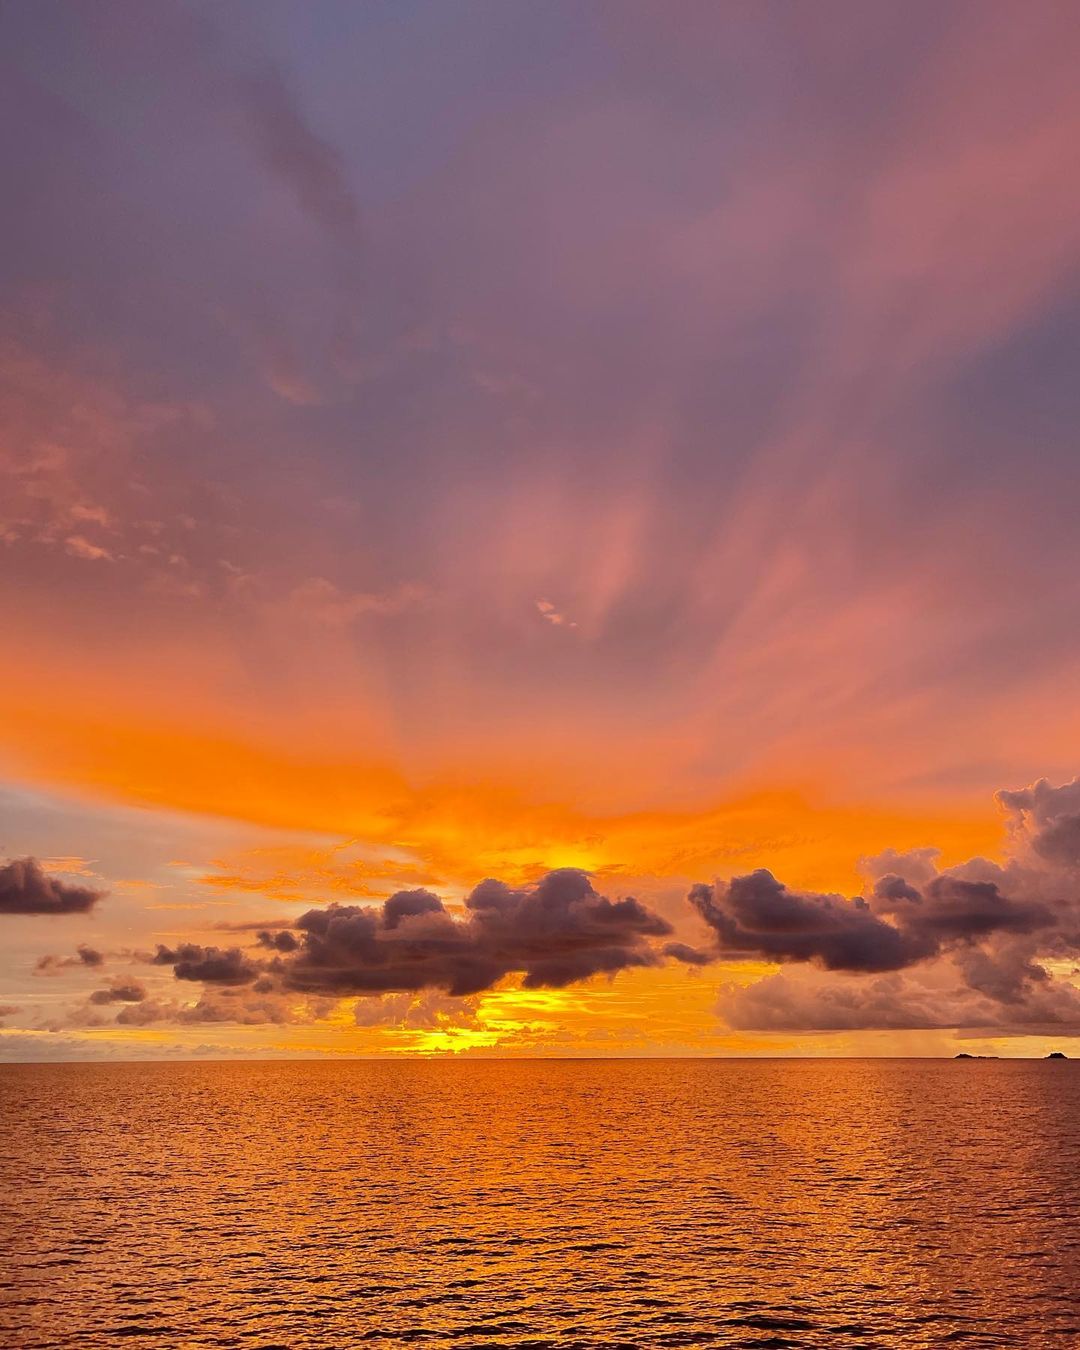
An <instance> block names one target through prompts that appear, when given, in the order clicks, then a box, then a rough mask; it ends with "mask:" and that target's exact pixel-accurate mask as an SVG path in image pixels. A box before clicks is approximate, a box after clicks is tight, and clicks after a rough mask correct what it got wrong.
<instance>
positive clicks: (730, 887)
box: [665, 779, 1080, 1033]
mask: <svg viewBox="0 0 1080 1350" xmlns="http://www.w3.org/2000/svg"><path fill="white" fill-rule="evenodd" d="M997 801H998V803H999V805H1000V806H1001V808H1002V809H1003V811H1004V813H1005V817H1006V826H1007V830H1008V840H1009V856H1008V858H1007V859H1006V861H1005V862H1004V863H1003V864H998V863H994V862H990V861H988V860H987V859H985V858H973V859H971V860H969V861H968V862H966V863H962V864H960V865H958V866H955V867H948V868H941V867H939V865H938V857H939V855H938V853H937V851H936V850H934V849H930V848H925V849H916V850H910V851H906V852H902V851H897V850H894V849H887V850H885V851H884V852H883V853H881V854H880V855H878V856H877V857H874V858H867V859H863V860H862V862H861V868H862V870H863V872H864V874H865V875H866V877H867V887H866V890H865V891H864V893H863V894H862V895H859V896H856V897H854V898H852V899H850V900H849V899H845V898H844V897H842V896H839V895H819V894H814V893H808V892H800V891H795V890H792V889H789V888H788V887H787V886H785V885H784V884H783V883H782V882H780V881H778V880H777V879H776V878H775V877H774V876H773V875H772V874H771V873H770V872H767V871H758V872H754V873H751V874H750V875H748V876H742V877H735V878H733V879H732V880H731V881H728V882H726V883H718V884H716V885H713V886H707V885H697V886H695V887H694V888H693V889H692V890H691V892H690V896H689V899H690V902H691V904H692V905H693V906H694V908H695V909H696V910H697V911H698V913H699V914H700V915H701V917H702V918H703V919H704V920H705V923H706V924H707V925H708V926H709V928H710V929H712V932H713V937H714V942H713V946H712V947H711V948H710V949H708V950H706V951H705V952H704V953H703V952H701V951H699V950H698V949H696V948H683V947H682V945H681V944H671V945H669V947H668V948H666V949H665V950H666V952H667V954H668V955H671V956H673V957H675V958H676V959H678V960H682V961H687V962H689V963H691V964H700V963H701V960H702V958H703V957H707V958H708V959H710V960H713V961H719V960H725V959H738V958H743V959H745V958H757V959H761V960H765V961H770V962H775V963H777V964H780V965H784V966H785V967H788V969H785V970H784V971H782V972H781V973H779V974H776V975H770V976H768V977H766V978H765V979H763V980H761V981H759V982H758V983H756V984H753V985H750V986H747V987H736V986H730V987H728V988H727V990H726V991H725V993H724V995H723V997H722V999H721V1003H720V1011H721V1014H722V1015H723V1017H724V1018H725V1020H726V1021H727V1022H728V1024H729V1025H730V1026H732V1027H736V1028H739V1029H755V1030H775V1031H780V1030H785V1031H795V1030H804V1031H810V1030H819V1031H837V1030H856V1029H858V1030H863V1029H868V1028H881V1029H893V1030H895V1029H900V1028H906V1029H915V1028H932V1027H949V1026H952V1027H957V1026H959V1027H994V1028H996V1029H998V1030H999V1031H1002V1032H1003V1033H1008V1032H1010V1031H1016V1032H1018V1031H1020V1030H1023V1029H1027V1030H1031V1029H1036V1028H1038V1027H1047V1028H1053V1027H1060V1026H1075V1027H1077V1028H1078V1029H1080V989H1078V988H1077V987H1076V986H1075V985H1074V984H1073V983H1072V982H1071V980H1070V978H1069V977H1067V976H1062V975H1061V974H1060V971H1059V973H1057V974H1055V973H1054V970H1053V969H1052V968H1051V967H1052V966H1053V962H1054V960H1055V959H1056V960H1058V961H1061V960H1063V959H1073V958H1075V957H1076V956H1077V955H1078V954H1080V779H1077V780H1075V781H1074V782H1071V783H1067V784H1065V785H1063V786H1062V787H1057V788H1055V787H1052V786H1051V785H1050V784H1049V783H1048V782H1047V781H1046V780H1045V779H1043V780H1040V781H1039V782H1038V783H1036V784H1034V785H1033V786H1032V787H1029V788H1024V789H1021V790H1019V791H1002V792H999V793H998V794H997ZM1074 973H1075V972H1074Z"/></svg>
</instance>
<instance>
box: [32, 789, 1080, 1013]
mask: <svg viewBox="0 0 1080 1350" xmlns="http://www.w3.org/2000/svg"><path fill="white" fill-rule="evenodd" d="M997 797H998V802H999V804H1000V805H1001V807H1002V808H1003V809H1004V811H1005V813H1006V821H1007V828H1008V834H1009V857H1008V859H1007V861H1006V862H1005V863H1004V864H999V863H994V862H991V861H988V860H987V859H984V858H973V859H970V860H969V861H967V862H965V863H962V864H960V865H958V866H955V867H951V868H944V869H943V868H939V867H938V866H937V863H936V858H937V851H936V850H934V849H931V848H923V849H918V850H912V851H909V852H907V853H899V852H897V851H895V850H892V849H889V850H886V851H885V852H884V853H882V854H881V855H879V856H878V857H876V858H868V859H863V860H862V861H861V863H860V867H861V870H862V871H863V873H864V875H865V876H866V878H867V884H866V887H865V890H864V893H863V894H862V895H859V896H855V897H852V898H848V897H844V896H841V895H822V894H815V893H811V892H800V891H796V890H792V889H789V888H788V887H787V886H785V885H784V884H783V883H782V882H780V881H778V880H777V879H776V877H774V876H773V875H772V873H771V872H769V871H767V870H765V869H759V870H757V871H755V872H752V873H749V874H746V875H743V876H736V877H733V878H732V879H731V880H730V881H727V882H717V883H715V884H712V885H708V884H704V883H698V884H696V885H694V886H693V887H692V888H691V890H690V892H689V894H688V895H687V897H686V899H687V902H688V908H689V909H690V910H692V911H693V912H695V914H696V915H697V917H698V918H699V920H701V921H703V925H702V926H703V927H704V928H705V929H706V930H709V931H710V934H711V938H712V943H711V945H707V946H693V945H690V944H688V943H686V942H681V941H676V942H663V941H661V939H664V938H668V937H670V936H671V935H672V933H673V932H674V931H675V929H674V925H673V924H672V922H670V921H669V920H668V919H666V918H664V917H663V916H661V915H660V914H657V913H655V912H653V911H652V910H650V908H649V907H648V906H646V905H643V904H642V903H640V902H639V901H638V900H636V899H634V898H632V897H625V898H621V899H616V900H610V899H608V898H607V897H605V896H602V895H600V894H598V893H597V891H596V890H595V889H594V887H593V885H592V883H591V881H590V879H589V877H588V876H587V874H586V873H584V872H583V871H581V870H579V869H574V868H563V869H559V870H557V871H553V872H549V873H548V874H547V875H546V876H544V877H542V878H541V879H540V880H539V881H538V882H537V883H536V885H535V886H531V887H527V888H514V887H511V886H508V885H507V884H506V883H505V882H503V881H499V880H495V879H491V878H489V879H487V880H485V881H483V882H481V883H480V884H479V885H477V886H475V887H474V888H473V889H472V891H470V893H469V894H468V896H467V897H466V898H465V901H464V905H463V906H461V907H457V908H459V909H460V911H461V912H459V913H455V912H453V910H452V909H450V908H448V907H447V905H446V904H445V903H444V902H443V901H442V900H441V899H440V898H439V897H438V896H437V895H435V894H434V893H433V892H431V891H428V890H423V889H418V890H411V891H397V892H395V893H394V894H393V895H391V896H390V897H389V898H388V899H386V900H385V901H384V902H383V903H382V904H381V905H378V906H376V905H373V904H367V905H342V904H339V903H337V902H334V903H332V904H330V905H329V906H327V907H325V908H321V909H311V910H308V911H306V912H305V913H303V914H301V915H299V916H298V917H297V918H296V919H295V920H293V921H291V922H289V921H279V922H274V923H272V924H269V925H266V926H258V925H256V924H247V925H241V926H240V931H244V930H245V929H246V930H248V931H247V932H246V934H245V936H246V937H247V939H248V945H246V946H240V945H234V946H229V947H220V946H216V945H210V946H206V945H202V944H200V943H194V942H182V943H179V944H177V945H176V946H175V947H168V946H166V945H164V944H161V943H159V944H158V946H157V949H156V951H155V952H153V953H146V952H142V953H139V952H129V953H127V959H128V961H129V962H133V963H135V964H137V965H139V964H141V965H144V966H155V967H164V968H168V969H169V970H171V973H172V976H173V977H174V979H175V980H176V981H178V982H180V984H181V985H196V986H200V990H199V993H198V996H197V997H196V998H195V999H194V1001H192V1000H187V1001H185V1000H184V999H182V998H177V997H171V998H170V997H164V998H153V997H151V993H150V991H149V990H148V989H147V987H146V985H145V984H144V983H142V982H141V981H140V980H139V979H136V978H134V977H131V976H119V977H113V978H112V979H111V980H110V982H109V984H108V985H107V986H106V987H104V988H99V989H96V990H94V991H93V992H92V993H91V994H90V995H89V997H88V999H87V1001H86V1003H85V1004H84V1005H82V1006H81V1007H80V1006H75V1007H74V1008H72V1009H71V1010H70V1011H69V1013H68V1017H67V1021H66V1023H61V1022H52V1023H50V1024H49V1026H50V1028H51V1029H55V1030H58V1029H60V1028H61V1026H62V1025H67V1026H82V1027H92V1026H102V1025H104V1024H105V1018H104V1017H103V1015H102V1013H101V1012H100V1009H102V1008H105V1007H107V1006H108V1005H110V1004H119V1005H121V1007H120V1008H119V1011H118V1012H117V1013H116V1016H115V1018H114V1019H113V1020H114V1023H115V1025H117V1026H123V1027H146V1026H149V1025H153V1024H160V1023H170V1024H173V1025H180V1026H183V1025H192V1024H199V1023H202V1022H217V1023H230V1022H231V1023H242V1024H245V1025H249V1026H250V1025H254V1026H257V1025H263V1024H282V1023H288V1022H291V1021H301V1022H303V1021H307V1020H312V1019H315V1020H317V1019H319V1018H323V1019H325V1018H327V1017H329V1016H330V1015H331V1014H332V1013H333V1012H334V1011H335V1010H336V1009H337V1008H339V1007H340V1006H341V1005H342V1004H343V1003H344V1002H348V1004H349V1007H350V1009H351V1012H352V1015H353V1017H354V1019H355V1021H356V1022H357V1024H358V1025H364V1024H365V1021H367V1020H368V1019H369V1018H372V1017H377V1016H378V1013H377V1012H375V1013H371V1012H370V1011H369V1010H368V1009H366V1008H365V1007H364V1006H363V1005H365V1004H369V1003H370V1002H371V1000H372V999H381V1000H382V1003H381V1006H382V1007H383V1008H384V1009H385V1008H387V1007H393V1008H395V1009H397V1010H398V1011H397V1014H396V1015H399V1016H405V1017H407V1016H408V1015H410V1013H411V1012H413V1011H414V1010H415V1009H419V1008H425V1007H427V1008H430V1006H431V1005H430V1003H428V1002H427V1001H426V998H427V996H430V995H445V996H446V1001H445V1006H446V1007H449V1008H451V1009H454V1010H455V1011H456V1012H457V1013H458V1014H459V1015H460V1014H461V1013H462V1011H463V1010H464V1011H466V1012H467V1011H468V1010H469V1005H468V1003H467V1000H468V998H469V997H470V996H475V995H477V994H480V993H482V992H485V991H490V990H493V989H495V988H496V987H498V986H499V985H500V983H505V982H506V980H507V977H512V978H513V979H514V980H515V982H517V983H520V987H521V988H523V989H525V990H530V989H545V988H547V989H562V988H565V987H566V986H569V985H572V984H575V983H577V982H580V981H587V980H590V979H591V978H592V977H593V976H597V975H604V976H607V977H609V978H612V979H613V978H614V977H615V976H616V975H618V974H619V973H620V972H623V971H627V970H630V969H642V968H650V967H656V966H659V965H660V964H661V963H662V961H663V960H664V959H665V958H671V959H673V960H674V961H676V962H679V963H683V964H685V965H687V966H689V967H690V968H691V969H699V968H701V967H704V966H709V965H713V964H717V963H724V962H740V961H745V960H746V959H747V958H752V959H754V960H755V961H758V962H764V963H768V964H770V965H779V966H780V967H781V969H780V971H779V972H778V973H774V974H767V975H765V976H763V977H762V978H759V979H757V980H755V981H754V982H751V983H744V984H741V985H737V984H736V985H726V986H725V987H724V988H723V991H722V994H721V998H720V1002H719V1005H718V1007H717V1012H718V1013H719V1014H720V1016H721V1018H722V1019H723V1021H724V1022H725V1023H726V1024H727V1026H728V1027H729V1028H731V1029H732V1030H735V1031H765V1032H776V1031H783V1032H789V1033H790V1032H807V1031H827V1032H828V1031H848V1032H850V1031H859V1030H862V1031H865V1030H886V1031H899V1030H925V1029H937V1028H945V1027H956V1028H961V1029H968V1030H971V1029H989V1030H992V1031H993V1032H994V1033H995V1034H997V1035H1030V1034H1032V1033H1033V1032H1039V1031H1042V1032H1053V1031H1057V1032H1064V1033H1066V1034H1077V1035H1080V988H1078V987H1077V985H1076V984H1075V983H1074V982H1073V981H1072V980H1071V979H1070V978H1068V976H1069V975H1072V976H1075V975H1076V973H1077V971H1076V968H1075V963H1076V962H1078V961H1080V778H1077V779H1075V780H1074V781H1073V782H1071V783H1068V784H1065V785H1063V786H1061V787H1053V786H1051V785H1050V784H1049V783H1048V782H1047V781H1046V780H1045V779H1042V780H1040V781H1039V782H1037V783H1035V784H1034V785H1033V786H1032V787H1030V788H1026V789H1023V790H1021V791H1001V792H999V793H998V794H997ZM27 864H29V865H30V869H31V870H33V871H34V872H36V873H40V868H38V867H37V865H36V864H34V863H33V860H27ZM23 870H24V871H25V870H27V866H26V865H24V867H23ZM52 884H53V885H56V884H58V883H55V882H53V883H52ZM9 912H14V911H9ZM73 912H74V911H73ZM227 927H228V925H226V928H227ZM104 960H105V958H104V956H103V955H102V953H100V952H97V951H95V950H93V949H91V948H88V947H86V946H85V945H82V944H80V946H79V948H78V950H77V953H76V956H75V957H73V958H71V957H69V958H63V959H62V958H59V957H57V956H54V955H47V956H44V957H42V958H40V959H39V961H38V963H37V970H38V972H39V973H46V974H54V973H57V972H59V971H60V970H62V969H65V968H72V967H74V968H77V967H79V966H80V965H81V966H84V967H90V968H92V969H96V968H97V967H99V966H101V965H102V964H103V963H104ZM1055 967H1056V968H1057V970H1058V973H1057V974H1055V969H1054V968H1055ZM792 971H794V972H796V973H794V974H793V973H792ZM298 995H299V996H302V1002H301V1003H300V1004H298V1003H297V996H298ZM401 995H405V996H407V997H406V999H405V1001H404V1003H401V1002H400V999H397V997H396V996H401ZM414 996H420V997H414ZM388 998H389V1000H390V1001H389V1003H387V999H388Z"/></svg>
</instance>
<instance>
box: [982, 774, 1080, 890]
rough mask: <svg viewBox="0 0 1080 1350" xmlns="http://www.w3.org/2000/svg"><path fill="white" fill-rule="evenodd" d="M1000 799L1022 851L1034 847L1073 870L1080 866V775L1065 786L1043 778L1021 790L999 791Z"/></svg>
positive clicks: (1037, 853) (1045, 858)
mask: <svg viewBox="0 0 1080 1350" xmlns="http://www.w3.org/2000/svg"><path fill="white" fill-rule="evenodd" d="M997 801H998V804H999V805H1000V806H1001V807H1002V808H1003V809H1004V810H1005V812H1006V813H1007V815H1008V822H1009V831H1010V834H1011V836H1012V839H1013V842H1014V845H1015V846H1016V847H1017V848H1018V850H1019V851H1024V850H1030V852H1031V853H1032V854H1034V855H1035V856H1036V857H1037V858H1039V859H1042V860H1043V861H1044V862H1048V863H1051V864H1056V865H1057V866H1059V867H1063V868H1066V869H1068V870H1070V871H1072V870H1075V869H1080V778H1076V779H1074V780H1073V781H1072V782H1071V783H1066V784H1064V785H1063V786H1062V787H1052V786H1051V785H1050V783H1048V782H1047V780H1046V779H1045V778H1040V779H1039V781H1038V782H1037V783H1034V784H1032V786H1031V787H1028V788H1022V789H1021V790H1020V791H1018V792H1008V791H1002V792H999V793H998V794H997Z"/></svg>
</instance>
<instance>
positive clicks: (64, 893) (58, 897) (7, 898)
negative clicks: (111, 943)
mask: <svg viewBox="0 0 1080 1350" xmlns="http://www.w3.org/2000/svg"><path fill="white" fill-rule="evenodd" d="M106 894H107V892H106V891H103V890H97V889H95V888H94V887H92V886H76V885H72V884H71V883H70V882H67V881H60V880H59V879H58V878H56V877H52V876H49V874H48V873H47V872H46V871H45V869H44V868H43V867H42V866H41V864H40V863H39V862H38V860H37V859H36V858H14V859H12V861H11V862H8V863H4V864H3V865H2V866H0V914H88V913H89V912H90V911H91V910H92V909H93V908H94V906H95V905H96V904H97V903H98V901H99V900H102V899H104V897H105V895H106Z"/></svg>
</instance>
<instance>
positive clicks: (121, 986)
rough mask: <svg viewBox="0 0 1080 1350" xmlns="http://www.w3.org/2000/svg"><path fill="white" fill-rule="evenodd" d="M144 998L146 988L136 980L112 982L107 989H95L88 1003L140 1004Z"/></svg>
mask: <svg viewBox="0 0 1080 1350" xmlns="http://www.w3.org/2000/svg"><path fill="white" fill-rule="evenodd" d="M145 998H146V986H145V985H143V984H140V983H139V981H138V980H131V979H119V980H113V981H112V983H111V984H110V985H109V987H108V988H107V989H95V990H94V992H93V993H92V994H91V995H90V1002H91V1003H94V1004H105V1003H142V1002H143V1001H144V1000H145Z"/></svg>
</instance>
